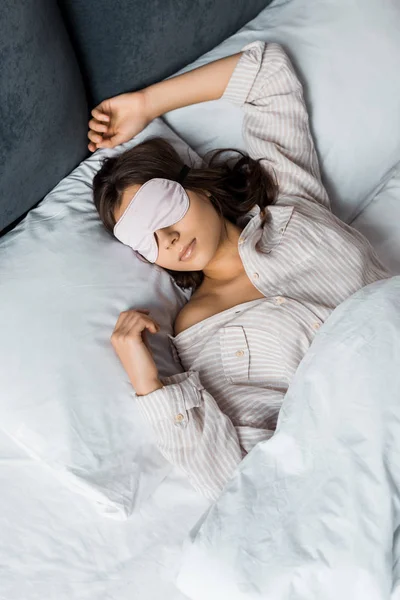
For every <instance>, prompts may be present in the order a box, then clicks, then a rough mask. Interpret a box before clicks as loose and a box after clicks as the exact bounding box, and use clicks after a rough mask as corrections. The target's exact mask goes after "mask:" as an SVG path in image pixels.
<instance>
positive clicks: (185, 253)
mask: <svg viewBox="0 0 400 600" xmlns="http://www.w3.org/2000/svg"><path fill="white" fill-rule="evenodd" d="M195 246H196V238H194V240H192V241H191V242H190V244H189V245H188V246H186V248H184V249H183V250H182V252H181V254H180V255H179V260H183V261H185V260H189V259H190V258H191V256H192V255H193V252H194V248H195Z"/></svg>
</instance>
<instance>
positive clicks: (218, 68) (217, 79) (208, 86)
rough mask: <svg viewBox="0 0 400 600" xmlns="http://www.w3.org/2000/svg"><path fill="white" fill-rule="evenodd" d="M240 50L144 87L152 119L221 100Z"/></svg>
mask: <svg viewBox="0 0 400 600" xmlns="http://www.w3.org/2000/svg"><path fill="white" fill-rule="evenodd" d="M241 54H242V53H241V52H238V53H237V54H232V55H231V56H226V57H225V58H221V59H219V60H215V61H214V62H211V63H209V64H207V65H203V66H202V67H198V68H197V69H193V70H192V71H188V72H187V73H183V74H182V75H176V76H175V77H171V78H169V79H166V80H165V81H160V82H158V83H155V84H154V85H150V86H149V87H147V88H144V89H143V90H142V91H143V93H144V96H145V101H146V106H147V113H148V116H149V118H150V120H152V119H155V118H156V117H159V116H161V115H163V114H164V113H166V112H169V111H170V110H175V109H176V108H182V107H183V106H189V105H190V104H197V103H198V102H207V101H209V100H218V98H220V97H221V96H222V94H223V93H224V90H225V88H226V86H227V84H228V81H229V79H230V78H231V76H232V73H233V71H234V69H235V67H236V65H237V63H238V61H239V59H240V57H241Z"/></svg>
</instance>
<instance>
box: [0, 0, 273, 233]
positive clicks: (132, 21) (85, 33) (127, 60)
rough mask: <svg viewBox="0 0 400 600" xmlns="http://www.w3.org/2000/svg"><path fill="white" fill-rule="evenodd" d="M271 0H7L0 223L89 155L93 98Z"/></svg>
mask: <svg viewBox="0 0 400 600" xmlns="http://www.w3.org/2000/svg"><path fill="white" fill-rule="evenodd" d="M270 1H271V0H246V2H243V0H204V1H203V2H199V1H198V2H193V0H179V2H178V1H177V2H173V1H172V0H166V1H165V2H164V1H163V2H161V1H160V0H148V1H144V0H119V2H110V1H105V0H85V1H84V2H83V1H82V0H59V1H58V2H57V3H56V2H54V1H53V2H48V1H47V0H18V2H14V1H13V0H3V3H2V14H1V18H0V62H1V69H2V78H1V83H0V111H1V114H0V117H1V119H0V135H1V140H2V144H1V146H0V232H1V233H5V231H4V230H3V231H1V230H2V229H3V228H5V227H6V226H7V225H9V228H8V229H10V228H12V227H13V226H14V225H15V219H17V218H18V217H20V215H23V214H24V213H25V212H26V211H28V209H30V208H31V207H32V206H34V205H35V204H37V203H38V202H39V201H40V200H41V199H42V198H43V197H44V196H45V195H46V194H47V193H48V192H49V191H50V190H52V189H53V187H54V186H55V185H56V184H57V183H58V182H59V181H60V180H61V179H62V178H63V177H65V176H66V175H68V173H70V171H71V170H72V169H74V168H75V167H76V166H77V165H78V164H79V162H80V161H81V160H84V158H86V157H87V156H88V154H89V151H88V149H87V144H88V139H87V131H88V127H87V125H88V120H89V118H90V110H91V109H92V108H93V106H95V105H96V104H98V103H99V102H100V101H101V100H103V99H105V98H109V97H110V96H115V95H117V94H121V93H123V92H126V91H129V90H136V89H140V88H142V87H145V86H146V85H149V84H151V83H153V82H155V81H159V80H162V79H164V78H165V77H168V76H170V75H172V74H173V73H175V72H176V71H177V70H179V69H180V68H182V67H184V66H185V65H187V64H189V63H190V62H192V61H193V60H194V59H196V58H197V57H198V56H200V55H201V54H203V53H204V52H206V51H208V50H211V49H212V48H213V47H214V46H215V45H217V44H218V43H220V42H221V41H222V40H224V39H225V38H226V37H228V36H229V35H231V34H232V33H234V32H235V31H237V30H238V29H240V27H242V26H243V25H244V24H245V23H247V22H248V21H249V20H250V19H252V18H253V17H254V16H256V15H257V14H258V13H259V12H260V11H261V10H262V9H263V8H264V7H265V6H267V5H268V4H269V3H270ZM67 31H68V33H67ZM71 42H72V44H71ZM78 63H79V67H78ZM81 74H82V75H81ZM82 76H83V77H82ZM85 88H86V97H85ZM86 98H87V101H88V102H87V101H86ZM10 224H11V225H10Z"/></svg>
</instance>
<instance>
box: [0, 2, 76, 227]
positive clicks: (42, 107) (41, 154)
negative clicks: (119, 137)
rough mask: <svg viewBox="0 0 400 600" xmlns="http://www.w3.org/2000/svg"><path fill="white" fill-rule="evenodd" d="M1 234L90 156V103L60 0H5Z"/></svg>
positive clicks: (0, 34)
mask: <svg viewBox="0 0 400 600" xmlns="http://www.w3.org/2000/svg"><path fill="white" fill-rule="evenodd" d="M0 65H1V67H0V69H1V82H0V139H1V144H0V231H1V230H2V229H3V228H4V227H6V225H8V224H10V223H11V222H13V221H14V220H15V219H16V218H17V217H19V216H20V215H22V214H23V213H24V212H26V211H27V210H28V209H29V208H31V207H32V206H33V205H34V204H36V203H37V202H38V201H39V200H41V199H42V198H43V197H44V196H45V195H46V194H47V192H49V191H50V190H51V189H52V188H53V187H54V186H55V185H56V184H57V183H58V182H59V181H60V180H61V179H62V178H63V177H65V176H66V175H67V174H68V173H69V172H70V171H71V170H72V169H73V168H74V167H75V166H76V165H77V164H78V163H79V162H80V161H81V160H83V159H84V158H85V156H86V155H87V152H88V150H87V137H86V136H87V120H88V119H87V116H88V107H87V102H86V97H85V91H84V86H83V82H82V78H81V75H80V71H79V67H78V64H77V61H76V58H75V54H74V52H73V50H72V47H71V43H70V41H69V38H68V34H67V32H66V29H65V27H64V24H63V20H62V17H61V14H60V12H59V9H58V7H57V4H56V2H49V1H48V0H18V2H15V0H3V2H2V3H1V16H0Z"/></svg>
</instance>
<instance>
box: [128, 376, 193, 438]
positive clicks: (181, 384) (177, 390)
mask: <svg viewBox="0 0 400 600" xmlns="http://www.w3.org/2000/svg"><path fill="white" fill-rule="evenodd" d="M160 381H161V383H163V384H164V387H162V388H159V389H158V390H154V392H150V393H149V394H145V395H144V396H136V401H137V403H138V406H139V409H140V411H141V412H142V414H143V415H144V416H145V418H147V419H148V420H149V421H150V422H151V423H153V424H157V423H158V422H159V421H164V420H167V421H170V422H171V423H172V424H174V425H176V426H178V427H181V428H184V427H186V426H187V424H188V422H189V419H190V416H189V412H188V411H189V410H190V409H191V408H193V407H195V406H200V404H201V402H202V397H201V390H203V389H204V387H203V386H202V384H201V381H200V378H199V374H198V372H197V371H187V372H185V373H178V374H177V375H171V376H170V377H161V378H160Z"/></svg>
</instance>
